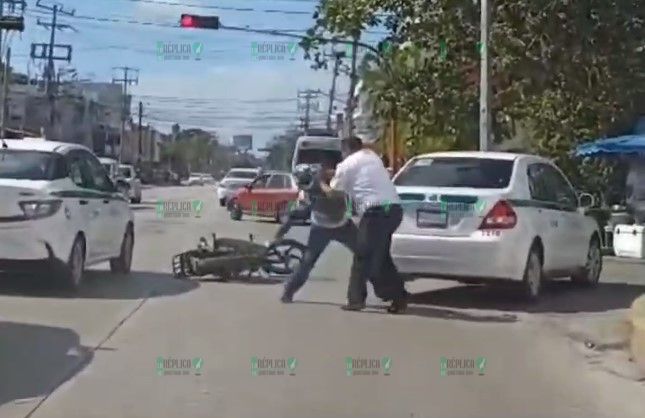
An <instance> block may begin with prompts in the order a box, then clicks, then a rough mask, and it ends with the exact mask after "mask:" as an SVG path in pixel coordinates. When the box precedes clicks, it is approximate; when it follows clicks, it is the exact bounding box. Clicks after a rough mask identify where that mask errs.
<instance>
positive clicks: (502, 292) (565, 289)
mask: <svg viewBox="0 0 645 418" xmlns="http://www.w3.org/2000/svg"><path fill="white" fill-rule="evenodd" d="M643 293H645V286H638V285H632V284H626V283H600V284H599V285H598V286H597V287H596V288H595V289H585V288H580V287H577V286H575V285H574V284H573V283H571V282H568V281H553V282H549V283H546V284H545V288H544V290H543V294H542V296H541V297H540V300H539V301H538V302H536V303H530V302H526V301H522V300H521V296H520V294H519V292H518V289H516V288H513V287H506V286H458V287H452V288H448V289H440V290H433V291H428V292H423V293H417V294H414V295H412V297H411V300H410V303H414V304H427V305H435V306H443V307H451V308H460V309H490V310H499V311H515V312H529V313H546V312H551V313H573V312H603V311H609V310H615V309H625V308H628V307H629V306H630V305H631V303H632V302H633V301H634V299H636V298H637V297H638V296H640V295H642V294H643Z"/></svg>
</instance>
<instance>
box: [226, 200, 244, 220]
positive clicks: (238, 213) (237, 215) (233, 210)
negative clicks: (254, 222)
mask: <svg viewBox="0 0 645 418" xmlns="http://www.w3.org/2000/svg"><path fill="white" fill-rule="evenodd" d="M230 206H231V207H230V209H229V213H230V215H231V219H232V220H234V221H241V220H242V208H241V207H240V205H238V204H237V202H231V205H230Z"/></svg>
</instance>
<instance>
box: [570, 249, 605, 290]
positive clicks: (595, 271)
mask: <svg viewBox="0 0 645 418" xmlns="http://www.w3.org/2000/svg"><path fill="white" fill-rule="evenodd" d="M601 272H602V249H601V248H600V241H599V240H598V238H597V237H593V238H592V239H591V241H590V242H589V250H588V252H587V263H586V264H585V266H584V267H583V268H582V269H580V270H579V271H577V272H576V273H574V274H573V275H572V276H571V281H572V282H574V283H576V284H579V285H581V286H587V287H594V286H596V285H597V284H598V282H599V281H600V273H601Z"/></svg>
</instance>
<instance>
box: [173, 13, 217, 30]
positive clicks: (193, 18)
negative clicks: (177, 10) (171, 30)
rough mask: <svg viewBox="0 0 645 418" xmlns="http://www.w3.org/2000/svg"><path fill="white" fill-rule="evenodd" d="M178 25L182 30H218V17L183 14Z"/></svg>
mask: <svg viewBox="0 0 645 418" xmlns="http://www.w3.org/2000/svg"><path fill="white" fill-rule="evenodd" d="M179 25H180V26H181V27H182V28H202V29H219V17H217V16H199V15H189V14H183V15H181V19H180V21H179Z"/></svg>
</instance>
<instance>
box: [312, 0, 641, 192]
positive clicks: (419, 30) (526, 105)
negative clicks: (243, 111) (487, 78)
mask: <svg viewBox="0 0 645 418" xmlns="http://www.w3.org/2000/svg"><path fill="white" fill-rule="evenodd" d="M383 14H385V15H386V16H387V17H385V18H383V17H381V16H382V15H383ZM315 18H316V22H315V26H314V28H312V29H311V30H310V35H311V38H315V37H316V36H319V35H320V34H321V33H324V32H330V33H334V34H340V35H345V36H347V35H349V34H352V33H356V32H360V31H363V30H364V29H366V28H368V27H371V26H375V25H377V24H379V23H384V24H385V25H386V27H387V28H388V30H389V31H390V36H389V37H388V38H387V39H389V40H390V41H391V42H392V43H393V44H394V45H398V46H399V48H395V52H394V53H393V54H391V56H387V55H386V56H385V57H384V59H383V60H381V63H380V65H379V71H381V78H383V72H385V71H386V70H387V69H388V68H391V69H393V71H394V73H393V75H391V76H389V78H390V81H389V82H383V81H381V82H380V83H379V82H374V83H372V85H371V86H370V87H368V88H369V89H371V90H370V94H371V95H372V96H373V97H374V100H375V101H377V102H383V101H385V102H387V104H386V105H385V108H386V109H387V108H389V109H396V110H397V112H398V114H399V115H400V116H401V118H402V119H403V120H405V121H406V122H408V123H410V124H411V135H410V138H409V139H410V140H411V141H412V142H413V143H414V142H415V141H417V142H418V141H419V140H421V139H423V138H427V137H436V136H440V137H445V138H448V139H449V140H450V141H452V142H453V143H457V142H458V141H463V142H464V144H462V145H466V144H471V143H472V142H473V140H474V141H476V138H477V136H478V135H477V130H478V127H477V115H478V81H479V80H478V61H479V57H478V50H479V48H480V46H478V44H477V42H478V40H479V4H473V2H472V0H432V1H427V0H325V1H323V2H321V5H320V6H319V9H318V11H317V15H315ZM644 22H645V0H633V1H616V0H613V1H612V0H587V1H576V2H572V1H570V0H552V1H550V2H548V3H545V2H534V1H529V0H496V1H495V2H494V10H493V11H492V24H491V44H490V45H488V48H489V52H490V56H491V60H492V65H491V66H492V77H491V79H492V81H493V82H492V84H493V100H492V102H493V106H492V109H491V110H492V113H493V115H494V126H493V128H494V129H493V131H494V137H495V140H497V141H499V140H501V139H505V138H509V137H512V136H513V135H514V134H515V131H516V129H515V128H516V126H517V125H518V124H521V125H522V126H524V127H527V128H528V130H529V131H530V132H531V139H532V146H533V148H534V150H535V151H536V152H539V153H541V154H543V155H546V156H549V157H552V158H554V159H555V160H556V162H557V163H558V164H559V165H560V166H561V167H563V168H564V169H565V171H566V172H567V174H569V175H570V176H573V177H574V179H575V180H576V182H578V183H579V184H581V185H582V186H583V187H589V186H590V184H593V185H596V186H597V185H598V184H599V183H598V181H597V180H598V177H597V176H596V177H590V173H599V172H600V173H601V175H603V176H604V175H605V174H607V172H606V171H607V170H606V169H607V167H604V168H603V170H604V171H603V170H601V171H599V170H598V166H597V165H593V166H589V165H583V166H580V165H579V164H578V163H577V162H576V161H573V160H572V159H571V158H570V156H569V151H570V150H571V148H572V147H573V146H575V145H576V144H577V143H579V142H580V141H584V140H588V139H591V138H596V137H600V136H605V135H612V134H615V133H621V132H624V131H626V130H627V129H628V128H629V127H630V125H632V124H633V123H634V121H635V117H636V115H638V113H639V112H643V107H644V103H645V100H644V98H645V71H643V68H645V54H644V53H643V39H645V27H644ZM304 44H305V45H304V46H305V47H307V48H309V50H308V56H309V57H316V51H317V49H319V48H320V46H321V45H320V43H319V42H316V41H315V39H314V40H308V41H307V42H305V43H304ZM401 45H409V46H408V47H407V48H403V49H400V46H401ZM443 45H445V46H446V47H447V48H445V49H447V53H444V54H442V51H441V49H442V46H443ZM442 56H443V57H445V59H442ZM401 60H404V61H405V65H402V62H401ZM367 78H368V77H366V79H367ZM394 81H396V82H394ZM368 84H369V83H368ZM379 113H387V112H386V111H384V112H379ZM381 117H384V116H381Z"/></svg>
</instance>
